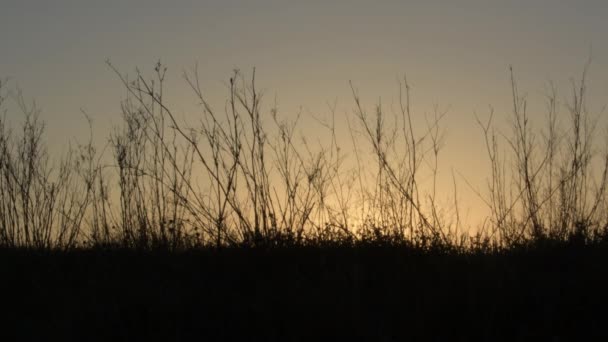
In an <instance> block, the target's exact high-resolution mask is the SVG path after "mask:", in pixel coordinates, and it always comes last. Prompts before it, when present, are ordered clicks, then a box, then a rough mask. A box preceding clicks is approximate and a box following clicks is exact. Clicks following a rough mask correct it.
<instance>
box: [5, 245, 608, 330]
mask: <svg viewBox="0 0 608 342" xmlns="http://www.w3.org/2000/svg"><path fill="white" fill-rule="evenodd" d="M607 266H608V245H606V244H597V245H592V246H573V245H559V246H550V247H538V246H536V247H529V248H513V249H511V250H510V251H507V252H485V253H468V254H463V253H456V252H437V251H430V252H429V251H426V252H424V251H420V250H412V249H410V248H404V247H391V246H389V247H387V246H384V247H373V246H358V247H293V248H273V249H251V248H231V249H223V250H220V251H217V250H213V249H209V250H193V251H187V252H174V253H169V252H158V251H157V252H150V251H134V250H125V249H113V250H80V251H78V250H76V251H71V252H58V251H55V252H48V251H32V250H29V251H28V250H24V249H2V250H0V272H1V276H0V277H1V280H0V281H1V285H0V291H1V295H2V297H1V302H0V308H1V309H0V310H1V313H2V315H1V316H2V318H1V320H0V327H1V328H2V329H1V330H0V340H1V341H12V340H31V341H48V340H50V339H51V338H52V337H54V338H60V340H78V341H90V340H105V341H134V340H140V341H156V340H166V341H190V340H238V341H243V340H244V341H247V340H258V341H270V340H275V341H294V340H302V341H313V340H319V339H331V340H340V341H341V340H369V341H393V340H450V341H453V340H491V341H495V340H523V339H533V340H551V341H565V340H581V339H585V337H588V336H595V337H608V322H607V320H606V319H607V318H608V312H607V310H608V272H607V271H608V269H607ZM1 335H4V337H3V336H1Z"/></svg>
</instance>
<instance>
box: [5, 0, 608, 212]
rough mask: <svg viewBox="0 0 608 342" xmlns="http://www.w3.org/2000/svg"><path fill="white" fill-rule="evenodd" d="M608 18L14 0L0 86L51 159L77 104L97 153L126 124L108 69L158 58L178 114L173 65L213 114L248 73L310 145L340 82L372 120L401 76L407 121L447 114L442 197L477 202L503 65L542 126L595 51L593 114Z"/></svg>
mask: <svg viewBox="0 0 608 342" xmlns="http://www.w3.org/2000/svg"><path fill="white" fill-rule="evenodd" d="M606 18H608V6H606V5H605V4H604V2H603V1H550V0H541V1H523V0H522V1H508V2H507V1H481V0H480V1H428V0H427V1H373V2H372V1H358V0H351V1H313V0H311V1H297V2H296V1H279V0H275V1H266V0H264V1H234V0H221V1H219V0H218V1H172V2H168V1H156V0H155V1H129V2H128V4H126V2H125V1H104V2H94V1H67V0H57V1H52V2H51V1H25V0H22V1H13V0H8V1H6V2H5V3H3V6H2V11H0V42H1V44H2V45H1V50H2V55H1V57H0V77H3V78H5V77H8V78H10V80H11V82H12V84H13V85H18V86H19V87H21V88H22V89H23V90H24V92H25V94H26V96H27V97H28V98H31V99H36V101H37V102H38V103H39V105H40V107H41V108H42V109H43V114H42V118H43V119H44V120H45V121H46V122H47V124H48V141H49V142H50V143H51V146H52V147H53V148H61V146H65V144H67V143H68V142H69V137H75V138H80V139H82V138H84V137H86V122H85V120H83V118H82V115H81V114H80V109H81V108H83V109H86V111H87V112H88V113H89V114H90V115H91V116H92V118H93V119H94V120H95V130H96V132H95V134H96V136H97V137H98V139H99V140H100V142H101V143H103V141H104V139H105V137H106V136H107V133H108V132H109V131H110V129H111V127H112V126H113V125H117V124H118V123H119V122H120V116H119V109H120V107H119V104H120V102H119V101H120V99H121V97H123V96H124V91H123V90H122V89H121V87H120V83H119V81H118V80H117V78H116V76H115V75H114V74H113V73H112V72H111V71H110V70H109V69H108V68H107V66H106V65H105V64H104V60H105V59H106V58H109V59H110V60H111V61H112V62H113V63H114V64H115V65H116V66H117V67H118V68H119V69H121V70H122V71H123V72H132V71H133V70H134V68H135V67H136V66H139V67H141V68H142V69H143V70H144V71H151V70H152V66H153V64H154V63H155V62H156V60H158V59H161V60H162V61H163V62H164V63H165V64H166V65H167V66H168V67H169V80H168V93H167V95H168V98H169V101H170V103H171V104H172V105H173V108H174V109H175V110H177V111H178V112H179V113H181V115H183V116H184V117H186V118H191V117H192V115H193V114H192V112H193V111H194V108H195V106H194V105H195V104H196V102H195V99H194V97H193V96H192V94H191V93H190V92H188V91H187V88H186V85H185V83H184V82H183V80H182V78H181V74H182V71H183V70H188V69H190V68H191V67H192V66H193V65H194V63H195V62H198V64H199V69H200V72H201V75H202V76H203V88H204V89H205V90H206V91H207V92H208V96H209V98H210V99H211V100H212V102H215V103H218V104H221V103H222V102H221V101H222V99H223V98H224V96H225V94H226V83H227V80H228V77H230V74H231V70H232V69H234V68H235V67H238V68H240V69H242V70H243V71H246V72H248V71H250V70H251V68H252V67H254V66H255V67H256V68H257V72H258V73H257V75H258V82H259V83H258V84H259V85H260V87H261V88H262V89H264V90H265V93H266V99H267V101H268V103H270V102H272V101H274V98H275V96H276V98H277V100H278V104H279V109H280V111H281V115H283V116H284V117H287V118H290V117H293V116H294V115H295V113H296V112H297V110H298V109H299V108H300V107H302V108H303V110H304V114H305V118H304V119H305V120H304V122H303V127H302V131H303V132H305V133H306V134H308V135H309V136H310V134H314V132H316V131H315V130H314V129H315V128H314V127H315V126H314V120H312V119H311V118H310V115H311V114H314V115H316V116H319V117H322V116H324V115H327V114H328V110H327V108H328V106H327V103H328V102H330V103H334V102H335V103H337V115H338V116H337V117H338V118H343V117H344V115H345V113H349V112H351V111H352V108H353V101H352V96H351V94H350V88H349V83H348V82H349V80H352V81H353V83H354V84H355V85H356V87H357V88H358V89H359V91H360V94H361V96H362V99H363V100H364V102H365V103H366V104H367V105H368V108H369V109H370V111H371V110H372V109H373V105H374V104H375V103H377V102H378V101H379V99H381V101H382V103H383V104H386V105H387V107H390V105H391V103H395V101H396V99H397V96H398V87H397V79H398V78H399V77H402V76H403V75H404V74H407V77H408V80H409V81H410V83H411V85H412V101H413V106H414V107H413V108H414V110H415V116H416V118H417V120H418V121H417V122H416V124H417V125H423V124H424V121H423V119H424V114H425V113H431V112H432V110H433V106H434V105H438V106H439V107H440V108H442V109H446V108H449V112H448V115H447V116H446V119H445V121H444V123H443V128H444V129H445V135H446V141H445V142H446V145H445V148H444V149H443V151H442V155H440V169H441V175H440V176H441V177H442V178H441V179H442V180H441V182H442V183H441V184H443V188H449V193H451V191H452V188H451V170H452V168H454V169H455V170H456V171H457V172H458V173H459V174H462V175H463V176H464V177H466V178H467V179H468V180H469V181H470V183H471V184H473V185H474V186H476V187H479V188H480V189H481V190H482V191H483V190H484V183H485V179H486V177H487V175H488V174H487V163H488V161H487V158H486V155H485V151H484V149H483V146H482V143H483V140H482V139H481V138H482V137H481V131H480V129H479V127H478V126H477V125H476V123H475V119H474V113H478V114H479V115H480V116H482V117H483V116H485V115H487V114H488V107H489V105H493V106H494V107H495V108H496V123H497V124H503V125H504V124H505V123H506V122H507V121H506V120H507V118H508V115H509V113H510V107H509V106H510V103H511V102H510V101H511V99H510V89H509V74H508V65H510V64H512V65H513V66H514V68H515V71H516V75H517V78H518V80H519V81H520V88H521V89H522V93H527V94H528V96H529V99H530V113H531V116H533V117H534V118H535V119H539V120H540V119H542V117H543V116H544V115H545V113H546V112H545V111H544V105H543V100H544V98H543V95H544V94H545V89H546V85H547V82H548V81H553V82H555V84H556V85H557V86H558V90H560V96H561V97H560V99H563V100H565V99H566V98H567V95H568V90H569V88H568V87H569V84H570V83H569V82H570V80H571V78H577V77H579V75H580V72H581V71H582V69H583V66H584V65H585V62H586V60H587V59H588V58H589V57H590V56H591V59H592V64H591V68H590V75H589V100H590V102H589V108H590V110H591V111H592V112H595V113H598V112H599V109H601V107H602V105H603V104H605V103H607V102H608V101H607V99H608V97H606V93H607V90H608V44H607V43H606V40H605V37H604V35H605V33H606V32H608V21H606V20H605V19H606ZM8 116H9V119H10V120H12V121H15V122H17V121H18V119H19V115H18V113H17V112H13V111H10V112H9V113H8ZM341 120H343V119H341ZM343 123H344V121H342V124H343ZM503 127H504V126H503ZM504 129H506V128H504ZM311 132H312V133H311ZM345 143H346V142H345ZM459 191H460V196H461V199H462V201H461V204H462V206H463V207H464V208H463V210H465V209H466V208H467V207H468V208H469V209H470V210H471V213H472V214H471V216H472V217H473V219H472V220H473V221H475V220H478V219H479V217H480V215H477V214H476V213H479V212H480V210H479V205H480V204H479V201H477V200H475V199H474V197H475V196H474V195H473V194H472V192H471V191H468V190H467V186H466V185H465V184H464V182H462V181H461V182H460V183H459ZM449 193H448V191H446V195H445V197H446V199H447V198H448V197H449ZM465 211H466V210H465Z"/></svg>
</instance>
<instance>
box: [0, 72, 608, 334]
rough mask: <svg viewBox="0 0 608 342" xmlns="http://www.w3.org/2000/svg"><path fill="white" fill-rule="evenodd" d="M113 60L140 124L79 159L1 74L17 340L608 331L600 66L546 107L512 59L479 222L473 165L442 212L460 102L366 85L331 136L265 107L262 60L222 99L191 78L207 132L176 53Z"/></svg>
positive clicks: (5, 294)
mask: <svg viewBox="0 0 608 342" xmlns="http://www.w3.org/2000/svg"><path fill="white" fill-rule="evenodd" d="M108 65H109V67H110V68H111V70H113V71H114V72H115V73H116V74H117V78H118V80H119V82H120V83H121V84H122V85H123V86H124V88H125V90H126V93H127V94H128V95H127V96H126V98H125V99H123V100H122V101H121V102H120V108H121V111H122V124H121V125H120V126H118V127H116V128H115V129H114V131H113V132H112V133H111V134H110V135H109V138H108V139H107V142H106V143H105V144H103V146H96V144H95V142H94V141H93V139H92V138H91V139H90V140H89V141H88V142H85V143H79V144H72V145H70V147H69V148H66V150H65V151H63V154H62V155H61V157H54V158H52V157H51V153H50V152H49V151H48V150H47V148H46V145H45V143H44V123H43V122H42V121H41V119H40V116H39V115H38V113H39V111H38V109H37V108H36V107H35V105H32V104H29V102H27V101H26V100H25V98H24V96H23V95H22V94H21V92H20V91H7V90H6V85H5V84H4V83H0V107H2V108H3V110H5V112H7V113H8V109H7V108H5V106H6V104H7V102H8V101H11V100H13V101H12V103H13V104H16V108H17V110H18V111H20V112H21V113H22V114H23V120H22V125H21V128H20V129H17V130H14V129H13V128H12V127H13V126H12V125H11V124H10V122H8V120H7V117H6V116H5V117H4V118H2V119H0V272H2V281H1V282H0V295H2V297H1V298H0V300H1V302H0V304H1V306H0V310H2V314H3V315H2V317H3V318H2V320H0V325H1V328H2V329H0V334H4V335H8V336H7V338H6V339H2V340H48V339H50V338H51V337H60V338H61V339H63V340H96V339H97V340H134V339H135V340H169V341H174V340H175V341H177V340H192V339H206V338H211V339H217V340H311V339H318V338H322V337H325V338H327V337H329V338H332V339H339V340H345V339H355V340H356V339H365V340H403V339H407V338H413V339H433V340H445V339H447V340H458V339H463V340H470V339H480V340H512V339H517V340H519V339H524V338H539V339H542V340H569V339H580V338H582V337H585V336H590V335H592V336H606V335H608V334H606V333H605V330H604V327H603V326H604V322H605V321H606V318H607V317H608V315H607V314H606V313H605V312H606V308H607V307H608V298H606V297H607V294H606V290H605V289H606V288H607V287H606V285H608V284H606V281H607V280H608V277H607V276H606V272H605V269H606V266H607V265H608V262H607V260H608V238H607V237H608V150H607V148H606V146H607V145H606V144H605V143H597V137H598V134H597V133H598V131H599V132H601V125H600V123H601V120H599V119H600V118H601V117H600V116H598V115H594V113H593V112H591V111H590V110H589V108H588V107H587V102H586V86H585V78H586V70H585V72H584V73H583V76H582V78H581V79H580V81H579V82H573V84H572V89H571V90H572V91H571V94H572V95H571V97H570V100H566V101H560V100H559V97H558V95H557V90H556V89H555V88H551V89H550V91H549V92H548V95H547V98H546V108H545V110H544V116H540V115H537V114H535V115H531V114H530V113H529V108H528V106H527V100H526V98H525V96H522V95H520V92H519V90H518V87H517V83H516V81H515V77H514V75H513V72H511V75H510V76H511V84H510V85H511V95H512V99H513V108H512V113H511V114H510V116H509V117H510V119H511V121H510V122H511V126H510V127H508V129H506V130H504V129H500V127H498V128H496V127H494V126H493V115H494V113H493V112H492V111H491V112H490V114H489V115H488V116H487V118H486V119H483V118H481V117H477V123H478V125H479V127H480V130H481V131H482V132H483V133H484V136H485V152H486V153H487V155H488V161H489V163H488V165H489V170H490V174H489V175H488V176H487V178H486V180H487V190H486V191H481V190H480V191H479V196H480V197H481V198H482V199H483V200H484V202H485V204H486V205H487V208H486V209H487V210H488V212H489V214H488V217H487V219H486V220H485V221H484V223H483V224H482V225H481V226H480V227H470V226H468V225H467V223H466V222H463V221H462V220H461V215H460V213H459V207H460V204H459V203H458V200H457V199H458V196H457V193H456V190H457V188H458V187H457V183H458V182H457V179H456V177H454V189H453V190H454V193H453V194H452V195H453V197H452V198H453V200H452V201H451V202H452V203H453V205H452V206H450V207H442V206H440V205H439V203H440V202H444V200H445V198H441V197H440V196H442V195H443V194H445V193H447V192H446V191H445V189H438V187H437V177H438V165H439V164H438V160H439V155H440V151H441V147H442V146H443V144H444V141H443V130H442V129H441V123H442V118H443V117H444V113H442V112H441V111H439V110H435V111H434V112H433V114H431V115H427V116H426V117H424V119H425V120H421V119H420V118H419V117H417V116H416V115H415V113H413V110H412V108H411V107H410V88H409V85H408V83H407V81H406V80H405V79H404V81H403V82H402V83H401V84H400V92H399V100H398V103H397V104H396V106H394V108H392V110H391V111H388V112H387V111H386V110H385V108H384V107H383V106H382V104H381V103H378V104H377V105H375V106H374V108H373V110H372V111H371V113H372V114H370V113H369V112H368V109H366V106H365V104H364V101H363V100H362V97H361V96H360V95H359V93H358V91H357V88H356V87H355V86H354V85H352V84H351V88H352V93H353V100H354V101H353V110H352V113H350V114H349V115H347V116H346V117H345V119H344V120H343V121H342V122H343V123H346V124H342V125H336V113H335V110H333V111H332V110H330V114H329V115H328V118H327V119H318V123H319V125H320V127H321V128H322V130H321V131H318V130H317V131H315V132H317V133H318V132H325V133H326V135H325V136H322V134H321V133H319V136H318V138H319V139H318V140H317V141H312V139H311V137H310V136H308V137H307V136H306V134H301V132H299V130H298V127H299V126H298V122H299V120H300V115H296V116H290V118H291V119H285V118H283V116H282V115H281V113H280V112H279V111H278V109H277V107H276V106H270V108H267V109H266V108H265V107H264V106H263V105H262V103H263V102H262V98H263V96H262V94H261V92H260V91H259V88H256V78H255V77H256V76H255V70H254V72H253V74H252V76H251V77H250V78H246V77H244V76H243V75H242V74H241V73H240V72H239V71H235V72H234V74H233V75H232V77H231V78H229V80H228V81H227V83H226V93H227V99H226V101H225V102H224V105H223V106H221V108H219V109H217V108H214V107H213V106H212V105H211V104H210V102H209V100H208V99H207V97H206V95H205V94H206V93H205V92H204V91H203V90H202V88H203V87H202V86H201V82H200V80H199V75H198V73H197V72H196V70H195V71H194V72H193V73H192V74H186V75H184V78H185V81H186V82H187V84H188V85H189V86H190V87H191V89H192V91H193V94H194V96H195V98H196V102H197V103H198V104H199V108H200V113H198V114H197V115H198V116H197V117H196V119H195V120H196V122H197V123H196V124H188V122H187V120H182V119H180V118H179V117H177V116H176V114H174V113H173V111H172V110H171V106H170V104H169V103H170V102H169V101H167V100H166V99H165V96H166V92H165V91H164V90H163V84H164V81H165V77H166V68H165V67H164V66H163V65H161V64H160V63H158V64H156V65H155V67H154V72H153V73H152V77H150V78H148V77H147V76H145V75H143V74H142V73H141V72H139V71H137V72H136V74H135V76H134V77H132V78H129V77H128V76H127V75H124V74H121V73H120V72H119V71H118V70H117V69H116V68H115V67H114V66H113V65H112V64H110V63H108ZM395 107H396V108H395ZM11 115H13V114H11ZM538 117H542V118H543V119H542V120H541V121H542V122H538V121H537V120H535V118H536V119H537V118H538ZM89 122H90V123H91V131H92V132H93V131H94V129H93V126H94V125H93V122H92V121H91V120H89ZM420 122H424V123H423V124H422V125H421V124H420ZM340 127H342V128H345V127H346V128H347V129H346V130H345V131H343V132H342V133H340ZM91 134H92V133H91ZM341 134H346V137H347V139H344V136H343V135H341ZM92 135H93V134H92ZM92 135H91V136H92ZM315 138H317V137H315ZM477 152H479V151H476V152H474V153H477ZM429 180H430V181H429ZM465 182H467V180H466V179H465ZM473 190H477V189H475V188H474V189H473Z"/></svg>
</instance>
